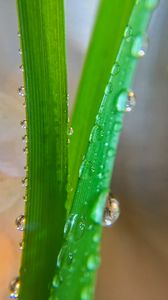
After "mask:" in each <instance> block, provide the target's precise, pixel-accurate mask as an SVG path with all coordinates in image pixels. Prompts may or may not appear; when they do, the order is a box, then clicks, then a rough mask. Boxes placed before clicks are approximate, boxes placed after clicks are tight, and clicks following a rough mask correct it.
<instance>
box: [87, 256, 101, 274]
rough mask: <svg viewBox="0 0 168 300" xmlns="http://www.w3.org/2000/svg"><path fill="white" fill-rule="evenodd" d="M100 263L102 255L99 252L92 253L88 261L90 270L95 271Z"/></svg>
mask: <svg viewBox="0 0 168 300" xmlns="http://www.w3.org/2000/svg"><path fill="white" fill-rule="evenodd" d="M99 265H100V257H99V256H98V255H97V254H95V255H91V256H90V257H89V258H88V261H87V268H88V270H90V271H94V270H96V269H97V268H98V266H99Z"/></svg>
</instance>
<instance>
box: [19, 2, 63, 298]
mask: <svg viewBox="0 0 168 300" xmlns="http://www.w3.org/2000/svg"><path fill="white" fill-rule="evenodd" d="M17 5H18V15H19V23H20V33H21V44H22V52H23V65H24V74H25V93H26V119H27V148H28V153H27V174H26V177H27V180H26V183H27V189H26V200H27V201H26V209H25V218H26V225H25V231H24V249H23V254H22V263H21V269H20V285H21V287H20V296H19V298H20V299H22V300H30V299H31V300H35V299H36V300H37V299H41V300H42V299H45V300H46V299H48V295H49V284H50V283H51V279H52V277H53V273H54V268H55V267H54V266H55V263H56V258H57V254H58V252H59V249H60V247H61V243H62V239H63V226H64V222H65V200H66V198H67V195H66V184H67V82H66V63H65V39H64V1H63V0H62V1H54V0H47V1H46V0H37V1H30V0H24V1H22V0H18V1H17Z"/></svg>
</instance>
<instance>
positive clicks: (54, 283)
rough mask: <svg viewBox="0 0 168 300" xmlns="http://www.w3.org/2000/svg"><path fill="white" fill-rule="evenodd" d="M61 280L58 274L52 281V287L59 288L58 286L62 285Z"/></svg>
mask: <svg viewBox="0 0 168 300" xmlns="http://www.w3.org/2000/svg"><path fill="white" fill-rule="evenodd" d="M62 282H63V279H62V277H61V276H60V274H58V275H56V276H55V277H54V279H53V282H52V285H53V287H54V288H59V286H60V285H61V284H62Z"/></svg>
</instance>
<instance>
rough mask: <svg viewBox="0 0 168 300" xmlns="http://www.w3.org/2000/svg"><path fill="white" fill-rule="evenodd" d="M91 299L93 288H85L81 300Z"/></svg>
mask: <svg viewBox="0 0 168 300" xmlns="http://www.w3.org/2000/svg"><path fill="white" fill-rule="evenodd" d="M90 298H91V288H90V287H85V288H84V289H83V290H82V293H81V300H88V299H90Z"/></svg>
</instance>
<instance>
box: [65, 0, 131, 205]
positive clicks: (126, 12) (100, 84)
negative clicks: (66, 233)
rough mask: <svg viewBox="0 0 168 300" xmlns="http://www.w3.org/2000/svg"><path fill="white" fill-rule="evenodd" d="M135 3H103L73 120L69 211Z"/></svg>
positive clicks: (121, 0)
mask: <svg viewBox="0 0 168 300" xmlns="http://www.w3.org/2000/svg"><path fill="white" fill-rule="evenodd" d="M134 3H135V0H127V1H123V0H113V1H112V0H101V1H100V7H99V10H98V14H97V19H96V23H95V27H94V30H93V34H92V38H91V42H90V46H89V49H88V53H87V57H86V62H85V64H84V68H83V74H82V78H81V81H80V86H79V89H78V93H77V98H76V105H75V107H74V112H73V116H72V127H73V129H74V134H73V136H72V138H71V143H70V146H69V195H68V196H69V199H68V202H67V205H66V206H67V208H68V211H69V210H70V207H71V205H72V199H73V196H74V193H75V190H76V185H77V181H78V172H79V167H80V165H81V162H82V158H83V156H84V154H85V152H86V149H87V146H88V139H89V135H90V131H91V129H92V127H93V125H94V122H95V117H96V114H97V112H98V109H99V106H100V103H101V100H102V98H103V94H104V87H105V85H106V84H107V81H108V78H109V76H110V72H111V67H112V65H113V64H114V62H115V59H116V56H117V53H118V50H119V47H120V44H121V40H122V36H123V32H124V29H125V27H126V25H127V24H128V20H129V16H130V13H131V10H132V8H133V5H134ZM81 136H82V139H81Z"/></svg>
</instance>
